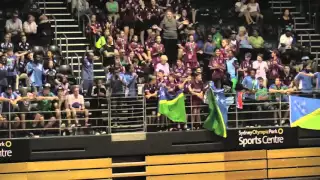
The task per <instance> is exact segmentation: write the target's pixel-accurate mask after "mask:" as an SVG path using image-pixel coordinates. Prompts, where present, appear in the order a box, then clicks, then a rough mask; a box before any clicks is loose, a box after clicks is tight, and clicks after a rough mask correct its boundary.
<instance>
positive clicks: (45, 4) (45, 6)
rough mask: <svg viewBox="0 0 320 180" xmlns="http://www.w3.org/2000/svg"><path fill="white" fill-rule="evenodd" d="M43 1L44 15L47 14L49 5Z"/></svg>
mask: <svg viewBox="0 0 320 180" xmlns="http://www.w3.org/2000/svg"><path fill="white" fill-rule="evenodd" d="M42 1H43V14H46V9H47V3H46V0H42Z"/></svg>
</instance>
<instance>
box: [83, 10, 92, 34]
mask: <svg viewBox="0 0 320 180" xmlns="http://www.w3.org/2000/svg"><path fill="white" fill-rule="evenodd" d="M83 16H84V17H86V18H87V20H88V22H89V24H91V19H90V17H89V16H88V15H87V14H84V15H83ZM86 27H87V25H86V24H85V20H84V19H83V20H82V28H83V31H82V32H83V36H85V35H86Z"/></svg>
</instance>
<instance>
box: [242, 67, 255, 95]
mask: <svg viewBox="0 0 320 180" xmlns="http://www.w3.org/2000/svg"><path fill="white" fill-rule="evenodd" d="M242 85H243V86H244V87H245V88H246V89H247V90H248V91H247V92H246V94H245V96H244V97H245V98H246V99H255V91H256V89H257V87H258V81H257V80H256V70H254V69H251V70H250V73H249V75H247V76H246V77H245V78H244V79H243V81H242Z"/></svg>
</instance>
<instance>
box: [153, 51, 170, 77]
mask: <svg viewBox="0 0 320 180" xmlns="http://www.w3.org/2000/svg"><path fill="white" fill-rule="evenodd" d="M167 61H168V57H167V56H166V55H162V56H161V57H160V63H158V64H157V66H156V72H159V70H162V71H163V72H164V75H165V76H167V75H169V73H170V67H169V64H168V63H167Z"/></svg>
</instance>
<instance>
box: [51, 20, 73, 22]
mask: <svg viewBox="0 0 320 180" xmlns="http://www.w3.org/2000/svg"><path fill="white" fill-rule="evenodd" d="M50 21H54V19H50ZM56 21H57V22H74V21H75V20H74V19H56Z"/></svg>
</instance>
